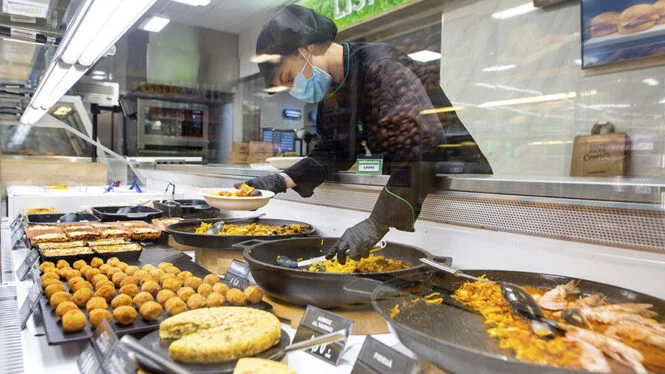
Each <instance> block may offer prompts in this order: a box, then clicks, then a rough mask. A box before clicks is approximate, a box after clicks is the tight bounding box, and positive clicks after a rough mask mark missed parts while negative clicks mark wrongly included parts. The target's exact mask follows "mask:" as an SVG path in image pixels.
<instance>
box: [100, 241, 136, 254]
mask: <svg viewBox="0 0 665 374" xmlns="http://www.w3.org/2000/svg"><path fill="white" fill-rule="evenodd" d="M90 248H92V250H93V251H94V252H97V253H115V252H130V251H140V250H141V245H140V244H138V243H127V244H117V245H98V246H94V247H90Z"/></svg>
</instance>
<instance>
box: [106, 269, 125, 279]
mask: <svg viewBox="0 0 665 374" xmlns="http://www.w3.org/2000/svg"><path fill="white" fill-rule="evenodd" d="M116 273H122V270H120V269H118V268H108V269H107V270H106V276H107V277H109V278H111V279H113V274H116ZM123 274H124V273H123Z"/></svg>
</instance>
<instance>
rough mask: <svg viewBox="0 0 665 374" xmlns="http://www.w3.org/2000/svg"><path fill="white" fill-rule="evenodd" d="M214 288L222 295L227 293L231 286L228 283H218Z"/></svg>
mask: <svg viewBox="0 0 665 374" xmlns="http://www.w3.org/2000/svg"><path fill="white" fill-rule="evenodd" d="M212 290H213V291H214V292H217V293H219V294H222V295H226V291H228V290H229V286H228V285H227V284H226V283H221V282H220V283H217V284H215V285H214V286H212Z"/></svg>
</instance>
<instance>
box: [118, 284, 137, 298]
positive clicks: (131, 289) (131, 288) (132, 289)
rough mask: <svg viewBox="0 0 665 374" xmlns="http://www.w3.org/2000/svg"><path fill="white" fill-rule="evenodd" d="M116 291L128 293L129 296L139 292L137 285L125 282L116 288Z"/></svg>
mask: <svg viewBox="0 0 665 374" xmlns="http://www.w3.org/2000/svg"><path fill="white" fill-rule="evenodd" d="M118 293H124V294H125V295H129V296H131V297H134V296H136V295H138V294H139V287H138V286H137V285H135V284H131V283H130V284H126V285H124V286H122V287H120V289H119V290H118Z"/></svg>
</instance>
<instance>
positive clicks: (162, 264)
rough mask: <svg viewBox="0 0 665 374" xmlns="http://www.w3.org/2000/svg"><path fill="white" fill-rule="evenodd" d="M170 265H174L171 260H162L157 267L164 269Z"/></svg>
mask: <svg viewBox="0 0 665 374" xmlns="http://www.w3.org/2000/svg"><path fill="white" fill-rule="evenodd" d="M169 266H173V264H172V263H170V262H160V263H159V264H158V265H157V268H158V269H161V270H164V269H166V268H167V267H169Z"/></svg>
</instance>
